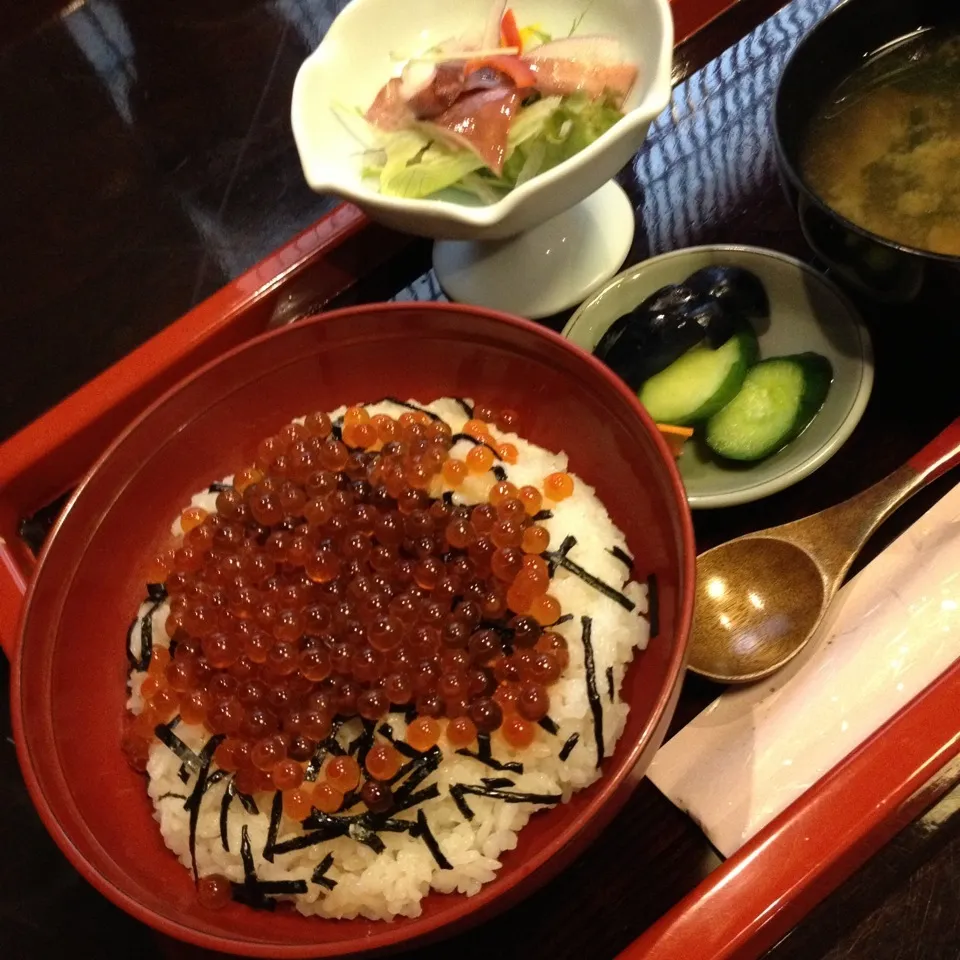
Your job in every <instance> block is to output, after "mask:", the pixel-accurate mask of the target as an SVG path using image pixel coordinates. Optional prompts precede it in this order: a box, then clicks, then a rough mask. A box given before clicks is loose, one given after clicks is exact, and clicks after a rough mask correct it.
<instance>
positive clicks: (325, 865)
mask: <svg viewBox="0 0 960 960" xmlns="http://www.w3.org/2000/svg"><path fill="white" fill-rule="evenodd" d="M332 866H333V854H332V853H328V854H327V855H326V856H325V857H324V858H323V859H322V860H321V861H320V862H319V863H318V864H317V868H316V870H314V871H313V875H312V876H311V877H310V880H311V881H312V882H313V883H315V884H317V886H319V887H326V889H327V890H332V889H333V888H334V887H335V886H336V885H337V881H336V880H332V879H331V878H330V877H328V876H326V873H327V871H328V870H329V869H330V868H331V867H332Z"/></svg>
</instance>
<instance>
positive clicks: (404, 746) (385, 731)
mask: <svg viewBox="0 0 960 960" xmlns="http://www.w3.org/2000/svg"><path fill="white" fill-rule="evenodd" d="M377 733H379V734H380V736H382V737H385V738H386V739H387V740H389V741H390V743H391V744H393V746H394V747H395V748H396V750H397V753H402V754H403V755H404V756H405V757H409V758H410V759H411V760H415V759H416V758H417V757H419V756H420V751H419V750H414V749H413V747H411V746H410V744H409V743H405V742H404V741H403V740H397V739H396V738H395V737H394V735H393V727H391V726H390V724H389V723H381V724H380V726H379V728H378V729H377Z"/></svg>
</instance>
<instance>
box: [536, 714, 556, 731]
mask: <svg viewBox="0 0 960 960" xmlns="http://www.w3.org/2000/svg"><path fill="white" fill-rule="evenodd" d="M537 723H539V724H540V726H541V727H543V729H544V730H546V731H547V733H552V734H553V735H554V736H556V735H557V732H558V731H559V730H560V728H559V727H558V726H557V721H556V720H554V719H553V717H551V716H549V715H548V716H545V717H542V718H541V719H539V720H538V721H537Z"/></svg>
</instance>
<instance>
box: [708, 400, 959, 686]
mask: <svg viewBox="0 0 960 960" xmlns="http://www.w3.org/2000/svg"><path fill="white" fill-rule="evenodd" d="M957 463H960V419H958V420H954V422H953V423H952V424H950V426H949V427H947V428H946V430H944V431H943V433H941V434H940V435H939V436H938V437H936V438H935V439H934V440H932V441H931V442H930V443H929V444H927V446H925V447H924V448H923V449H922V450H921V451H920V452H919V453H917V454H915V455H914V456H913V457H912V458H911V459H910V461H909V462H908V463H906V464H904V466H902V467H900V469H898V470H895V471H894V472H893V473H891V474H890V475H889V476H888V477H886V478H885V479H883V480H881V481H880V482H879V483H877V484H874V486H872V487H868V488H867V489H866V490H864V491H863V492H862V493H859V494H857V495H856V496H855V497H851V498H850V499H849V500H846V501H844V502H843V503H840V504H837V506H835V507H830V508H828V509H827V510H823V511H821V512H820V513H815V514H813V515H812V516H809V517H805V518H804V519H803V520H796V521H794V522H793V523H786V524H784V525H783V526H779V527H771V528H769V529H767V530H759V531H757V532H756V533H748V534H747V535H746V536H743V537H738V538H737V539H736V540H731V541H729V542H728V543H723V544H721V545H720V546H718V547H714V548H713V549H712V550H707V551H706V553H702V554H701V555H700V556H699V557H698V558H697V595H696V604H695V607H694V618H693V632H692V636H691V641H690V642H691V650H690V664H689V667H690V669H691V670H693V671H694V673H699V674H702V675H703V676H705V677H709V678H710V679H712V680H718V681H720V682H722V683H744V682H747V681H751V680H759V679H760V678H761V677H766V676H768V675H769V674H771V673H773V672H774V671H775V670H779V669H780V667H782V666H783V665H784V664H785V663H787V662H788V661H789V660H791V659H792V658H793V657H795V656H796V655H797V654H798V653H799V652H800V651H801V650H802V649H803V647H804V646H805V645H806V643H807V641H808V640H809V639H810V637H811V636H812V635H813V633H814V631H815V630H816V628H817V627H818V626H819V624H820V621H821V620H822V619H823V616H824V614H825V613H826V610H827V607H828V606H829V605H830V601H831V600H833V597H834V594H835V593H836V592H837V590H838V589H839V587H840V584H841V583H842V582H843V578H844V576H845V575H846V573H847V571H848V570H849V569H850V564H851V563H853V561H854V559H855V558H856V556H857V554H858V553H859V552H860V550H861V548H862V547H863V545H864V544H865V543H866V542H867V540H868V538H869V537H870V535H871V534H872V533H873V532H874V530H876V529H877V527H878V526H880V524H881V523H882V522H883V521H884V520H886V519H887V517H889V516H890V514H891V513H893V511H894V510H896V509H897V507H899V506H900V505H901V504H902V503H904V502H905V501H906V500H908V499H909V498H910V497H911V496H913V494H915V493H916V492H917V491H918V490H920V489H921V488H922V487H925V486H926V485H927V484H928V483H930V482H931V481H932V480H935V479H936V478H937V477H939V476H942V475H943V474H944V473H946V472H947V471H948V470H949V469H950V468H951V467H953V466H955V465H956V464H957Z"/></svg>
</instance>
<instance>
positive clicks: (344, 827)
mask: <svg viewBox="0 0 960 960" xmlns="http://www.w3.org/2000/svg"><path fill="white" fill-rule="evenodd" d="M314 816H315V814H311V815H310V816H309V817H307V819H306V820H304V821H303V822H304V824H306V823H307V821H312V820H313V818H314ZM349 827H350V824H348V823H339V822H336V823H334V824H332V825H331V826H330V827H328V828H325V829H323V830H319V829H315V830H313V832H312V833H305V834H303V835H302V836H299V837H293V838H292V839H291V840H284V841H283V843H278V844H277V845H276V846H275V847H274V848H273V855H274V856H275V857H276V856H279V855H280V854H283V853H293V851H294V850H306V849H307V848H308V847H314V846H316V845H317V844H318V843H326V841H327V840H333V839H335V838H336V837H345V836H346V835H347V831H348V829H349Z"/></svg>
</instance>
